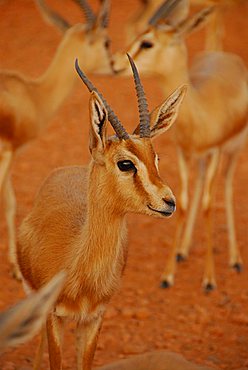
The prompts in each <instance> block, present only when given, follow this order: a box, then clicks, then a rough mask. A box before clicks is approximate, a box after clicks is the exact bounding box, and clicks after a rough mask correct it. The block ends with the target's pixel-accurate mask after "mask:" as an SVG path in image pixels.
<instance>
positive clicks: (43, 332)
mask: <svg viewBox="0 0 248 370" xmlns="http://www.w3.org/2000/svg"><path fill="white" fill-rule="evenodd" d="M40 335H41V337H40V343H39V347H38V350H37V353H36V356H35V360H34V366H33V370H40V368H41V362H42V356H43V353H44V347H45V341H46V328H45V326H44V327H43V328H42V330H41V334H40Z"/></svg>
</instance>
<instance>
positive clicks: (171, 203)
mask: <svg viewBox="0 0 248 370" xmlns="http://www.w3.org/2000/svg"><path fill="white" fill-rule="evenodd" d="M163 201H164V202H165V204H166V205H167V206H168V207H169V210H170V212H174V211H175V209H176V201H175V199H174V198H171V197H170V198H169V197H168V198H163Z"/></svg>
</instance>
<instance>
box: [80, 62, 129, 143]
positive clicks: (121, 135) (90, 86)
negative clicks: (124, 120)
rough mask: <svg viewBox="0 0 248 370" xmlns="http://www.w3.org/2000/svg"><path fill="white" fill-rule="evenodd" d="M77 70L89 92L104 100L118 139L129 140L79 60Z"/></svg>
mask: <svg viewBox="0 0 248 370" xmlns="http://www.w3.org/2000/svg"><path fill="white" fill-rule="evenodd" d="M75 68H76V71H77V73H78V75H79V77H80V78H81V80H82V81H83V83H84V84H85V85H86V86H87V88H88V90H89V91H90V92H91V91H95V92H97V94H98V95H99V96H100V98H101V99H102V101H103V103H104V106H105V108H106V109H107V112H108V120H109V122H110V123H111V125H112V127H113V129H114V130H115V132H116V135H117V136H118V138H119V139H123V140H127V139H129V135H128V133H127V132H126V130H125V129H124V127H123V126H122V124H121V122H120V121H119V119H118V117H117V116H116V114H115V113H114V111H113V110H112V109H111V108H110V106H109V104H108V103H107V101H106V100H105V99H104V97H103V96H102V94H101V93H99V91H98V90H97V88H96V87H95V86H94V85H93V84H92V82H91V81H90V80H89V79H88V78H87V76H86V75H85V74H84V73H83V71H82V70H81V69H80V67H79V64H78V60H77V59H76V61H75Z"/></svg>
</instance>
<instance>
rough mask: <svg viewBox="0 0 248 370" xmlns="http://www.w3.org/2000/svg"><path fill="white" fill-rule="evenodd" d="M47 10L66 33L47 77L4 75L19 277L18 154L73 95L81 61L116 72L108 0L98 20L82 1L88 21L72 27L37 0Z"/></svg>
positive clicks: (2, 163)
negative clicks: (14, 165)
mask: <svg viewBox="0 0 248 370" xmlns="http://www.w3.org/2000/svg"><path fill="white" fill-rule="evenodd" d="M37 3H38V5H39V6H40V8H41V10H42V12H43V13H44V14H45V15H46V18H48V19H49V20H50V21H51V22H52V23H53V24H55V25H56V26H58V27H59V28H60V29H61V30H63V31H64V37H63V39H62V41H61V43H60V45H59V47H58V49H57V52H56V53H55V56H54V58H53V60H52V62H51V64H50V65H49V67H48V69H47V70H46V71H45V73H44V74H43V75H42V76H40V77H39V78H37V79H29V78H26V77H24V76H21V75H20V74H18V73H16V72H10V71H1V73H0V192H1V194H2V195H3V200H4V206H5V213H6V220H7V226H8V232H9V258H10V262H11V264H12V266H13V269H14V271H13V272H14V275H17V276H18V275H19V273H18V270H17V266H16V240H15V208H16V206H15V195H14V191H13V187H12V182H11V178H10V173H9V172H10V168H11V164H12V161H13V158H14V156H15V154H16V152H17V151H18V150H19V149H20V148H21V147H22V146H24V145H25V144H27V143H28V142H29V141H31V140H33V139H35V138H36V137H37V136H38V135H39V134H40V132H41V131H42V130H43V129H44V128H45V127H46V126H47V124H48V122H49V119H51V117H52V116H53V114H54V113H55V112H56V110H57V109H58V108H59V106H60V105H61V104H62V102H63V101H64V99H65V98H66V97H67V95H68V94H69V93H70V91H71V89H72V87H73V85H74V83H75V82H76V76H75V73H74V60H75V58H76V57H78V58H79V60H81V63H82V64H83V66H84V69H85V70H86V71H91V72H98V73H100V72H101V73H111V67H110V54H109V42H108V35H107V29H106V27H107V24H108V16H109V5H108V0H105V1H104V2H103V4H102V7H101V9H100V12H99V15H98V17H96V16H95V15H94V13H93V12H92V11H91V10H90V8H89V6H88V5H87V3H86V1H85V0H83V1H80V2H78V3H79V4H80V5H81V6H82V7H83V10H84V13H85V15H86V18H87V22H86V23H85V24H76V25H74V26H70V25H69V24H68V22H67V21H65V20H64V19H63V18H61V17H60V16H59V15H58V14H57V13H55V12H53V11H51V10H50V9H49V8H48V7H47V6H46V4H45V3H44V1H43V0H37Z"/></svg>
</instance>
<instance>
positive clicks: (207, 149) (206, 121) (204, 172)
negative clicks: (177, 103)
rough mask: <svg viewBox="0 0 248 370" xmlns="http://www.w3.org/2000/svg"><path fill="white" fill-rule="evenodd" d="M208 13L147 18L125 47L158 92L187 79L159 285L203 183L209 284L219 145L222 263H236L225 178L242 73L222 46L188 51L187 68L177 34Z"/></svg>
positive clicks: (240, 119)
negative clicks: (173, 214)
mask: <svg viewBox="0 0 248 370" xmlns="http://www.w3.org/2000/svg"><path fill="white" fill-rule="evenodd" d="M169 2H170V0H169V1H167V2H165V3H164V6H165V7H166V6H167V5H168V3H169ZM167 9H168V8H167ZM163 10H164V11H165V9H163ZM168 11H169V10H168ZM210 14H211V8H208V9H204V10H202V11H201V12H199V13H197V14H196V15H194V16H192V17H189V18H188V19H186V20H185V21H183V22H182V23H179V24H178V25H177V26H174V27H172V26H168V25H165V26H163V25H156V24H154V25H153V26H149V27H148V28H147V30H146V31H145V32H144V33H143V34H141V35H140V36H139V37H138V38H137V39H136V40H135V41H134V42H133V44H132V45H131V47H130V49H129V50H128V53H129V54H130V55H131V56H132V58H133V59H134V60H135V62H136V63H137V65H138V67H139V70H140V72H141V73H148V74H153V75H158V76H159V81H160V82H161V87H162V89H163V91H164V93H165V94H168V91H171V90H172V89H173V88H175V86H178V84H180V83H186V84H187V85H188V87H189V90H188V93H187V96H186V98H185V100H184V102H183V104H182V109H181V111H180V114H179V116H178V119H177V124H176V125H175V126H174V130H173V132H174V139H175V143H176V145H177V149H178V159H179V172H180V177H181V195H180V199H179V207H178V216H179V220H178V228H177V232H176V238H175V241H174V246H173V249H172V253H171V256H170V258H169V261H168V264H167V267H166V269H165V272H164V274H163V276H162V286H163V287H167V286H170V285H172V284H173V281H174V272H175V256H176V254H177V257H178V259H180V260H182V259H184V258H186V257H187V255H188V251H189V246H190V242H191V234H192V229H193V225H194V220H195V217H196V213H197V208H198V203H199V200H200V197H201V191H202V188H203V187H204V193H203V198H202V202H203V209H204V217H205V222H204V224H205V225H206V226H207V229H208V232H207V235H208V243H207V244H208V247H207V258H206V266H205V272H204V279H203V286H204V287H205V288H206V289H209V290H211V289H213V288H214V287H215V285H216V281H215V273H214V262H213V243H212V240H211V220H212V217H211V213H212V209H213V201H212V200H213V199H212V198H213V184H214V179H215V178H216V172H217V168H218V166H219V162H220V157H221V154H222V153H223V152H225V153H226V156H227V167H226V176H225V203H226V209H227V226H228V234H229V254H230V265H231V266H232V267H233V268H234V269H236V270H237V271H240V270H241V267H242V259H241V256H240V252H239V248H238V244H237V240H236V233H235V225H234V217H233V193H232V179H233V172H234V168H235V164H236V161H237V157H238V153H239V152H240V149H241V147H242V144H243V142H244V140H245V138H246V133H247V118H248V84H247V78H248V74H247V69H246V67H245V65H244V63H243V61H242V60H241V58H240V57H238V56H237V55H234V54H231V53H226V52H206V53H202V54H200V55H199V56H198V57H197V58H195V60H194V62H193V65H192V67H191V68H190V69H189V67H188V58H187V49H186V45H185V41H184V39H185V37H186V35H187V34H189V33H190V32H192V31H194V30H196V29H197V28H198V27H199V26H200V25H202V24H203V22H204V21H205V20H207V18H208V16H210ZM163 16H164V14H163ZM158 21H159V19H158ZM124 55H125V54H124V53H119V54H116V56H115V58H114V69H115V70H116V72H118V71H119V72H121V71H122V72H126V73H129V72H128V68H127V64H126V61H125V58H124ZM193 159H197V162H198V167H199V173H198V180H197V184H196V188H195V191H194V196H193V199H191V210H190V212H189V213H188V203H189V199H188V188H189V177H188V164H189V162H190V160H193ZM190 186H191V184H190ZM186 215H187V223H186V228H185V230H184V233H183V235H182V241H181V242H179V240H180V237H181V231H182V227H183V223H184V220H185V217H186Z"/></svg>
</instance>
